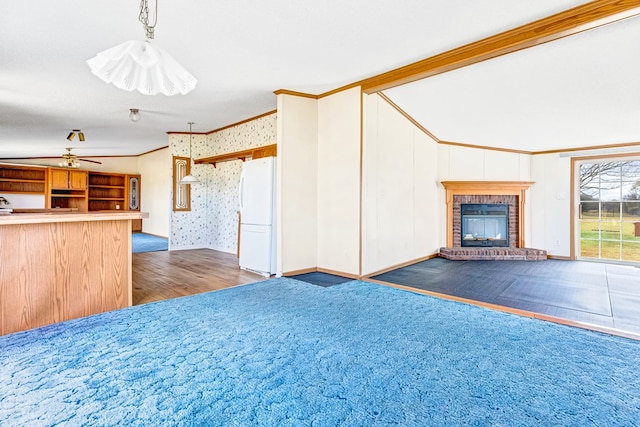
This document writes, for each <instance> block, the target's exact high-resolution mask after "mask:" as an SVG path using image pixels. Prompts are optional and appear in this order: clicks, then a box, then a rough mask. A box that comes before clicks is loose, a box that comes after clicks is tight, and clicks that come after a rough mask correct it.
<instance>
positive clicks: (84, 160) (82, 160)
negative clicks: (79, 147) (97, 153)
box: [76, 158, 102, 165]
mask: <svg viewBox="0 0 640 427" xmlns="http://www.w3.org/2000/svg"><path fill="white" fill-rule="evenodd" d="M76 160H79V161H81V162H90V163H96V164H98V165H101V164H102V162H99V161H97V160H89V159H81V158H77V159H76Z"/></svg>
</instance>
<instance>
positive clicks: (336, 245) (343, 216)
mask: <svg viewBox="0 0 640 427" xmlns="http://www.w3.org/2000/svg"><path fill="white" fill-rule="evenodd" d="M360 127H361V96H360V88H359V87H356V88H353V89H349V90H345V91H342V92H339V93H336V94H334V95H330V96H327V97H324V98H321V99H320V100H318V268H321V269H326V270H332V271H336V272H342V273H347V274H352V275H358V274H359V273H360V134H361V131H360Z"/></svg>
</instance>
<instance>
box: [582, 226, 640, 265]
mask: <svg viewBox="0 0 640 427" xmlns="http://www.w3.org/2000/svg"><path fill="white" fill-rule="evenodd" d="M639 221H640V217H638V216H633V217H631V216H628V217H623V218H622V223H621V222H620V219H619V218H617V217H616V218H602V220H600V221H598V218H597V217H595V218H594V217H591V218H589V217H588V216H587V215H584V216H583V218H582V220H581V221H580V256H581V257H585V258H598V259H611V260H623V261H633V262H640V236H638V237H636V236H635V225H634V222H639ZM621 224H622V227H621ZM621 237H622V238H621ZM599 240H601V242H600V244H599ZM621 240H622V242H621ZM621 244H622V249H621V246H620V245H621Z"/></svg>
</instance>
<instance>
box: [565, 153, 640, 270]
mask: <svg viewBox="0 0 640 427" xmlns="http://www.w3.org/2000/svg"><path fill="white" fill-rule="evenodd" d="M578 187H579V194H580V204H579V206H578V224H579V226H578V227H577V229H578V233H579V236H578V239H577V240H578V242H579V250H578V251H577V254H578V257H579V258H580V259H585V260H587V259H591V260H605V261H610V262H611V261H614V262H630V263H640V159H621V158H617V159H616V158H608V159H597V160H583V161H580V162H579V168H578Z"/></svg>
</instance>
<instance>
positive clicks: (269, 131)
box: [169, 113, 277, 253]
mask: <svg viewBox="0 0 640 427" xmlns="http://www.w3.org/2000/svg"><path fill="white" fill-rule="evenodd" d="M276 137H277V134H276V114H275V113H273V114H270V115H268V116H264V117H260V118H258V119H255V120H252V121H250V122H247V123H243V124H240V125H238V126H234V127H231V128H228V129H224V130H221V131H219V132H216V133H213V134H210V135H194V136H193V142H192V157H193V158H194V159H195V158H201V157H209V156H215V155H217V154H224V153H229V152H233V151H241V150H246V149H249V148H254V147H261V146H263V145H270V144H275V143H276ZM169 146H170V150H171V155H172V156H188V155H189V154H188V152H189V135H170V136H169ZM241 171H242V162H241V161H239V160H234V161H229V162H223V163H218V165H217V167H216V168H214V167H213V166H211V165H194V164H192V166H191V173H192V175H195V176H196V177H197V178H198V179H199V180H200V183H199V184H192V185H191V211H190V212H173V211H172V212H171V232H170V245H171V247H172V248H173V249H179V248H192V247H193V248H195V247H200V248H201V247H208V248H212V249H216V250H220V251H224V252H230V253H235V252H236V250H237V243H238V215H237V210H238V187H239V184H240V172H241ZM169 173H172V171H170V172H169Z"/></svg>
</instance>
